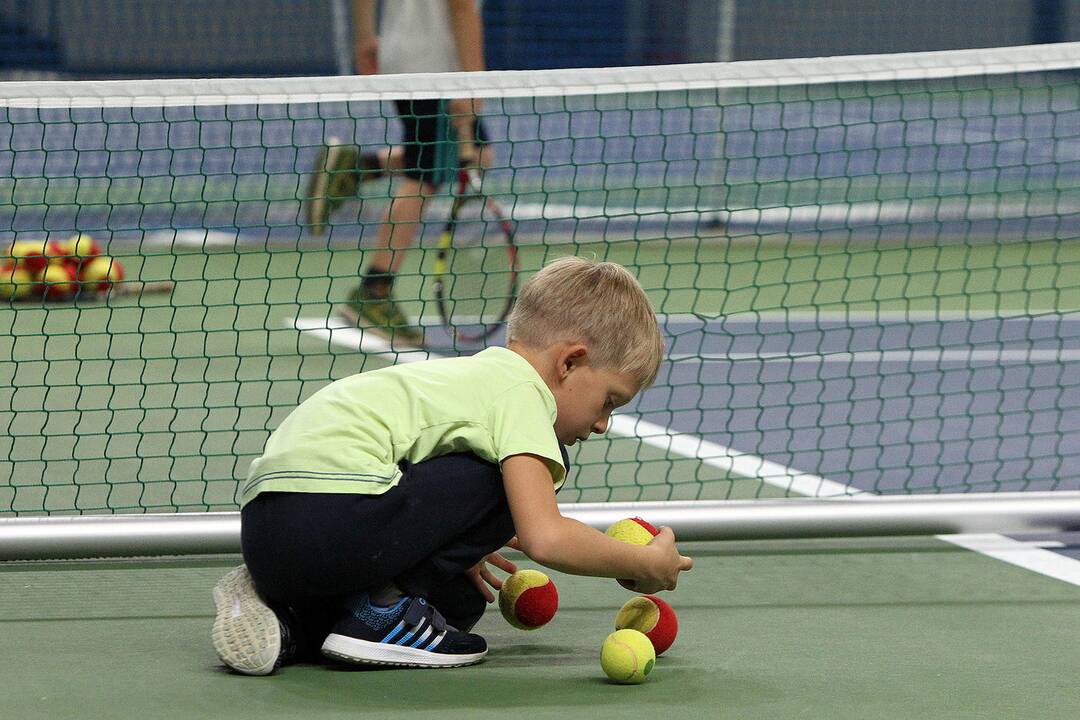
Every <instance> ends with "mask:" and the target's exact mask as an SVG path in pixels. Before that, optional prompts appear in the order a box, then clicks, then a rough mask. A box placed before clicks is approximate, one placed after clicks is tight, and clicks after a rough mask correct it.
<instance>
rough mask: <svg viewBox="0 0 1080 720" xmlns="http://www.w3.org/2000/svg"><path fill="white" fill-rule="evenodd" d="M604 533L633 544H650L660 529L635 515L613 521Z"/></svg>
mask: <svg viewBox="0 0 1080 720" xmlns="http://www.w3.org/2000/svg"><path fill="white" fill-rule="evenodd" d="M604 534H605V535H609V536H611V537H613V538H615V539H616V540H622V541H623V542H626V543H630V544H632V545H648V544H649V542H651V541H652V539H653V538H654V537H656V536H657V535H659V534H660V531H659V530H657V529H656V528H655V527H653V526H652V525H651V524H649V523H648V522H646V521H645V520H642V519H641V518H639V517H633V518H623V519H622V520H619V521H618V522H616V523H613V524H612V525H611V526H610V527H608V529H607V530H605V531H604Z"/></svg>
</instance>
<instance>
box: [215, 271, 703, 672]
mask: <svg viewBox="0 0 1080 720" xmlns="http://www.w3.org/2000/svg"><path fill="white" fill-rule="evenodd" d="M507 332H508V342H507V347H506V348H501V347H494V348H488V349H486V350H484V351H482V352H480V353H478V354H476V355H474V356H472V357H463V358H451V359H443V360H433V361H428V362H423V363H412V364H406V365H397V366H393V367H388V368H384V369H381V370H376V371H373V372H368V373H362V374H359V375H354V376H351V377H348V378H344V379H342V380H338V381H336V382H334V383H331V384H330V385H328V386H327V387H325V388H323V389H322V390H320V391H318V392H317V393H315V394H314V395H312V396H311V397H310V398H309V399H307V400H305V401H304V402H303V403H301V404H300V405H299V406H298V407H297V408H296V409H295V410H294V411H293V412H292V413H291V414H290V415H289V416H288V417H287V418H286V419H285V420H284V421H283V422H282V424H281V426H280V427H279V428H278V429H277V430H275V431H274V433H273V434H272V435H271V436H270V438H269V440H268V441H267V443H266V449H265V451H264V453H263V455H262V456H261V457H260V458H258V459H257V460H255V461H254V462H253V463H252V465H251V470H250V472H249V474H248V479H247V482H246V483H245V484H244V486H243V488H242V492H241V506H242V510H241V545H242V549H243V554H244V561H245V565H243V566H240V567H238V568H236V569H235V570H233V571H231V572H230V573H228V574H227V575H225V577H223V578H222V579H221V580H220V581H219V582H218V584H217V586H216V587H215V589H214V600H215V602H216V604H217V618H216V620H215V622H214V628H213V633H212V636H213V641H214V647H215V649H216V650H217V653H218V655H219V657H220V658H221V660H222V661H223V662H224V663H225V664H226V665H227V666H229V667H230V668H232V669H233V670H235V671H237V672H241V673H245V674H250V675H266V674H269V673H271V672H273V671H274V670H275V669H276V668H277V667H278V666H279V665H280V664H281V663H282V662H285V661H288V660H290V659H292V658H294V657H297V656H313V655H315V654H316V653H317V652H319V651H320V650H321V652H322V654H323V655H326V656H328V657H331V658H333V659H337V660H342V661H346V662H352V663H362V664H387V665H402V666H413V667H453V666H458V665H468V664H471V663H475V662H479V661H480V660H481V659H483V657H484V655H485V654H486V653H487V644H486V643H485V641H484V639H483V638H482V637H480V636H479V635H476V634H473V633H470V632H469V630H470V629H471V628H472V626H473V625H474V624H475V623H476V622H477V621H478V620H479V619H480V616H481V615H482V614H483V612H484V608H485V607H486V603H487V602H491V601H492V600H493V599H494V597H493V595H492V593H491V590H489V589H488V588H487V587H486V586H485V583H487V585H490V586H491V587H492V588H496V589H497V588H499V587H500V586H501V584H502V582H501V580H499V579H498V578H497V577H496V576H495V575H494V574H493V573H492V571H491V569H490V568H489V567H488V564H491V565H494V566H496V567H499V568H500V569H502V570H504V571H506V572H513V571H514V570H515V569H516V568H515V567H514V565H513V564H512V563H510V562H509V561H508V560H507V559H506V558H504V557H502V556H501V555H500V554H498V553H497V552H496V551H497V550H498V549H500V548H502V547H503V546H505V545H508V544H509V545H510V546H511V547H514V548H516V549H519V550H521V551H522V552H524V553H525V554H526V555H527V556H529V557H530V558H531V559H532V560H534V561H535V562H537V563H539V564H541V565H545V566H547V567H549V568H553V569H555V570H559V571H562V572H567V573H573V574H577V575H592V576H598V577H611V578H627V579H632V580H633V581H635V583H636V588H635V589H636V590H637V591H639V592H643V593H651V592H656V591H658V590H671V589H674V588H675V585H676V582H677V579H678V575H679V572H681V571H683V570H688V569H690V567H691V566H692V564H693V563H692V561H691V560H690V558H687V557H683V556H681V555H680V554H679V553H678V551H677V550H676V547H675V538H674V535H673V534H672V532H671V530H670V529H668V528H664V529H662V530H661V532H660V535H658V536H657V537H656V538H655V539H654V540H653V542H652V543H650V544H649V545H646V546H638V545H630V544H627V543H623V542H619V541H618V540H614V539H612V538H610V537H607V536H606V535H604V534H603V533H601V532H598V531H596V530H594V529H592V528H590V527H588V526H586V525H584V524H582V523H580V522H578V521H576V520H573V519H570V518H566V517H563V516H562V515H561V514H560V513H559V507H558V505H557V504H556V501H555V492H556V491H557V490H558V489H559V487H560V486H561V485H562V484H563V481H564V479H565V477H566V472H567V470H568V467H567V466H568V460H567V455H566V450H565V447H564V446H565V445H572V444H573V443H575V442H577V441H578V440H584V439H586V438H587V437H588V436H589V434H590V433H603V432H605V431H606V430H607V426H608V421H609V418H610V416H611V412H612V410H614V409H615V408H617V407H618V406H620V405H623V404H625V403H627V402H629V401H630V400H631V398H633V397H634V395H636V394H637V393H638V392H639V391H640V390H641V389H643V388H645V387H647V386H648V385H650V384H651V383H652V381H653V380H654V379H655V377H656V372H657V368H658V367H659V365H660V361H661V358H662V356H663V352H664V344H663V338H662V337H661V334H660V331H659V327H658V325H657V322H656V316H655V315H654V313H653V310H652V307H651V306H650V305H649V301H648V298H647V297H646V295H645V293H644V291H643V290H642V289H641V286H640V285H639V284H638V282H637V280H636V279H635V278H634V277H633V275H631V274H630V273H629V272H627V271H626V270H625V269H624V268H622V267H620V266H618V265H616V264H614V263H607V262H595V261H590V260H583V259H579V258H564V259H561V260H557V261H555V262H552V263H551V264H549V265H548V266H547V267H545V268H544V269H543V270H541V271H540V272H539V273H537V275H536V276H535V277H533V278H532V279H531V280H530V281H529V282H528V283H527V284H526V285H525V287H524V288H523V289H522V291H521V294H520V297H519V298H518V301H517V304H516V306H515V308H514V311H513V313H512V315H511V317H510V320H509V325H508V330H507Z"/></svg>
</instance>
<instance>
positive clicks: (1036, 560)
mask: <svg viewBox="0 0 1080 720" xmlns="http://www.w3.org/2000/svg"><path fill="white" fill-rule="evenodd" d="M937 538H938V539H939V540H944V541H945V542H947V543H951V544H953V545H957V546H959V547H962V548H965V549H967V550H971V551H973V552H977V553H979V554H980V555H986V556H987V557H992V558H994V559H995V560H1001V561H1002V562H1006V563H1009V564H1010V565H1016V566H1017V567H1022V568H1024V569H1025V570H1031V571H1033V572H1037V573H1039V574H1041V575H1046V576H1048V577H1052V578H1055V579H1057V580H1061V581H1062V582H1067V583H1069V584H1071V585H1080V562H1077V561H1076V560H1073V559H1072V558H1070V557H1068V556H1066V555H1062V554H1060V553H1056V552H1050V551H1049V550H1044V549H1042V548H1040V547H1034V546H1032V545H1031V544H1029V543H1025V542H1020V541H1018V540H1013V539H1011V538H1007V537H1003V536H1001V535H993V534H986V535H982V534H972V535H938V536H937Z"/></svg>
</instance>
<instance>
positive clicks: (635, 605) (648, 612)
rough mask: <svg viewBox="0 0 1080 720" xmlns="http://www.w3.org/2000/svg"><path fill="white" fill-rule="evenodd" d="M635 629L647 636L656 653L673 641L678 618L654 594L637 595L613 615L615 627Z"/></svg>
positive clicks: (677, 629) (661, 652) (662, 652)
mask: <svg viewBox="0 0 1080 720" xmlns="http://www.w3.org/2000/svg"><path fill="white" fill-rule="evenodd" d="M627 628H629V629H631V630H637V631H638V632H640V633H643V634H644V635H645V637H647V638H649V642H651V643H652V646H653V650H655V651H656V655H657V656H660V655H663V654H664V651H665V650H667V649H668V648H669V647H671V644H672V643H673V642H675V636H676V635H678V633H679V619H678V618H677V617H676V616H675V611H674V610H673V609H672V608H671V605H669V604H668V603H667V602H666V601H664V600H661V599H660V598H658V597H656V596H655V595H639V596H638V597H636V598H631V599H629V600H627V601H626V604H624V605H623V606H622V607H621V608H620V609H619V612H618V614H616V615H615V629H616V630H625V629H627Z"/></svg>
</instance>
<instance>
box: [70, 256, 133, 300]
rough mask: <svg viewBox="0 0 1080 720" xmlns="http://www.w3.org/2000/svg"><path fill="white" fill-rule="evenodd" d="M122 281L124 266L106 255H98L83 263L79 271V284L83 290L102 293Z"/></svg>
mask: <svg viewBox="0 0 1080 720" xmlns="http://www.w3.org/2000/svg"><path fill="white" fill-rule="evenodd" d="M123 279H124V266H123V265H121V264H120V261H119V260H116V259H114V258H111V257H109V256H108V255H98V256H97V257H96V258H94V259H92V260H90V262H87V263H84V264H83V265H82V268H81V269H80V270H79V282H80V283H82V287H83V289H84V290H88V291H90V292H102V291H105V290H108V289H109V288H110V287H112V285H113V283H118V282H120V281H121V280H123Z"/></svg>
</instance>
